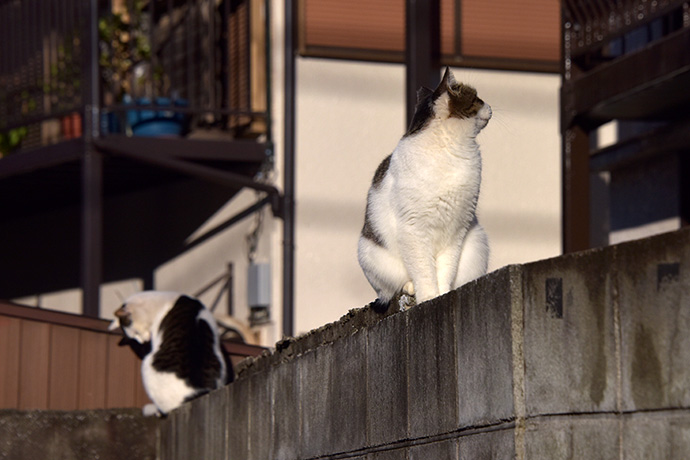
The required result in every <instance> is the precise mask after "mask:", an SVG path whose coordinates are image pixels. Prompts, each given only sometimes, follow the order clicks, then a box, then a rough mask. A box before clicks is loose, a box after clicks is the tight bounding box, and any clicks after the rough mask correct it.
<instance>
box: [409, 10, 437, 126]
mask: <svg viewBox="0 0 690 460" xmlns="http://www.w3.org/2000/svg"><path fill="white" fill-rule="evenodd" d="M440 43H441V20H440V2H439V0H405V99H406V107H407V124H408V125H409V124H410V121H412V116H413V115H414V109H415V105H416V103H417V90H418V89H419V88H420V87H422V86H426V87H428V88H431V89H433V88H435V87H436V85H438V82H439V81H440V79H441V75H440V66H441V64H440V55H441V53H440V49H441V44H440Z"/></svg>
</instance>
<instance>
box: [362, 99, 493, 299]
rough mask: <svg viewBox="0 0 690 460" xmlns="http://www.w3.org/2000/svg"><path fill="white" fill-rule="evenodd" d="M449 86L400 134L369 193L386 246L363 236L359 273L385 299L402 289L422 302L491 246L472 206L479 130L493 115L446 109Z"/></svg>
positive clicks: (476, 269) (466, 277) (483, 258)
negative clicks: (415, 128) (419, 123)
mask: <svg viewBox="0 0 690 460" xmlns="http://www.w3.org/2000/svg"><path fill="white" fill-rule="evenodd" d="M448 98H449V96H448V94H447V93H444V94H442V95H441V96H440V97H439V98H438V99H437V100H436V102H435V111H434V113H435V116H434V118H433V119H432V120H431V121H430V123H429V124H428V125H427V126H426V127H425V128H424V129H422V130H420V131H419V132H417V133H416V134H413V135H411V136H408V137H404V138H403V139H401V141H400V142H399V143H398V146H397V147H396V148H395V150H394V151H393V154H392V156H391V160H390V166H389V169H388V171H387V173H386V175H385V176H384V178H383V180H382V182H381V183H380V184H379V186H378V187H377V188H374V187H372V188H371V189H370V191H369V195H368V200H369V201H368V203H369V220H370V224H371V225H372V227H373V229H374V231H375V232H376V233H377V234H378V235H379V236H380V237H381V238H382V240H383V246H380V245H377V244H376V243H374V242H373V241H371V240H370V239H367V238H365V237H363V236H362V237H360V240H359V247H358V256H359V263H360V265H361V266H362V269H363V270H364V274H365V276H366V277H367V279H368V280H369V282H370V284H371V285H372V286H373V287H374V289H375V290H376V292H377V295H378V296H379V299H381V300H383V301H388V300H390V299H391V298H392V297H393V296H394V295H395V294H396V293H398V292H400V291H403V292H404V293H407V294H413V293H414V294H415V295H416V300H417V303H421V302H424V301H426V300H429V299H431V298H434V297H437V296H438V295H440V294H443V293H446V292H448V291H450V290H451V289H455V288H457V287H459V286H460V285H462V284H464V283H466V282H468V281H470V280H473V279H475V278H477V277H479V276H481V275H483V274H485V273H486V270H487V265H488V258H489V246H488V239H487V236H486V233H485V232H484V229H483V228H482V227H481V226H480V225H479V223H478V222H477V218H476V216H475V210H476V206H477V199H478V197H479V188H480V182H481V169H482V162H481V156H480V152H479V146H478V144H477V142H476V136H477V134H478V133H479V131H480V130H481V129H482V128H483V127H484V126H486V124H487V123H488V121H489V118H491V108H490V107H489V105H488V104H485V105H484V106H483V107H482V108H481V109H480V110H479V112H478V113H477V115H476V116H475V117H473V118H466V119H459V118H455V117H449V110H448Z"/></svg>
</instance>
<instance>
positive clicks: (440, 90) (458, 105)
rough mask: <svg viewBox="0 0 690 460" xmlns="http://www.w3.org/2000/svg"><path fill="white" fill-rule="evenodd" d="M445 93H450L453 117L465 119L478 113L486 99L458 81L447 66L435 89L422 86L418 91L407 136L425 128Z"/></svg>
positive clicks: (449, 102) (450, 110)
mask: <svg viewBox="0 0 690 460" xmlns="http://www.w3.org/2000/svg"><path fill="white" fill-rule="evenodd" d="M444 93H448V109H449V112H450V116H451V117H455V118H460V119H465V118H472V117H474V116H476V115H477V113H478V112H479V110H480V109H481V108H482V107H483V106H484V101H482V100H481V99H480V98H478V97H477V90H476V89H474V88H473V87H471V86H469V85H465V84H463V83H458V82H457V81H456V80H455V77H454V76H453V73H452V72H451V71H450V68H449V67H446V71H445V73H444V74H443V78H442V79H441V83H439V84H438V86H437V87H436V89H435V90H433V91H432V90H430V89H428V88H425V87H422V88H420V89H419V91H417V106H416V107H415V113H414V115H413V117H412V121H411V122H410V126H409V128H408V129H407V132H406V133H405V136H403V137H407V136H411V135H413V134H416V133H417V132H419V131H421V130H422V129H424V128H425V127H426V126H427V125H428V124H429V122H430V121H431V119H432V118H433V117H434V113H435V112H434V104H435V102H436V100H437V99H438V98H439V97H441V96H442V95H443V94H444Z"/></svg>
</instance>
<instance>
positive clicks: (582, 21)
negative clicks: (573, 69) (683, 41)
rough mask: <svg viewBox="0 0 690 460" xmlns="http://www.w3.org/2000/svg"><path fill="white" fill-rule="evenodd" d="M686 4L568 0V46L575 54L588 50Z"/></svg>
mask: <svg viewBox="0 0 690 460" xmlns="http://www.w3.org/2000/svg"><path fill="white" fill-rule="evenodd" d="M685 3H687V2H685V1H683V0H564V1H563V6H564V8H563V20H564V22H563V23H564V27H565V31H566V34H567V36H566V39H568V40H569V44H568V46H569V47H570V50H571V52H572V53H573V54H578V53H581V52H585V51H587V50H588V49H590V48H591V47H595V46H600V45H602V44H604V43H605V42H607V41H609V40H612V39H614V38H617V37H620V36H622V35H623V34H625V33H627V32H629V31H631V30H633V29H635V28H637V27H640V26H641V25H645V24H648V23H649V22H650V21H651V20H652V19H654V18H657V17H660V16H663V15H666V14H668V13H670V12H672V11H673V10H676V9H682V8H683V5H684V4H685ZM568 35H569V36H568Z"/></svg>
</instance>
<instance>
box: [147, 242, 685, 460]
mask: <svg viewBox="0 0 690 460" xmlns="http://www.w3.org/2000/svg"><path fill="white" fill-rule="evenodd" d="M160 427H161V428H160V429H161V433H160V436H161V442H160V445H161V449H162V450H161V452H160V458H163V459H166V460H174V459H180V460H182V459H189V458H227V459H239V460H266V459H272V460H273V459H275V460H282V459H285V460H288V459H289V460H307V459H310V460H316V459H327V458H328V459H341V458H343V459H344V458H347V459H357V460H403V459H404V460H416V459H444V460H445V459H448V460H465V459H549V460H550V459H557V458H563V459H592V460H596V459H612V458H615V459H619V458H624V459H676V458H677V459H686V458H690V231H688V230H681V231H678V232H674V233H671V234H666V235H661V236H657V237H653V238H649V239H645V240H640V241H636V242H631V243H625V244H621V245H618V246H612V247H608V248H604V249H598V250H592V251H587V252H583V253H577V254H572V255H566V256H563V257H558V258H555V259H549V260H544V261H540V262H536V263H532V264H527V265H522V266H509V267H505V268H503V269H501V270H498V271H496V272H493V273H490V274H488V275H487V276H485V277H483V278H481V279H479V280H477V281H475V282H472V283H470V284H468V285H466V286H463V287H462V288H460V289H458V290H456V291H454V292H451V293H448V294H446V295H444V296H442V297H439V298H437V299H434V300H432V301H430V302H427V303H424V304H421V305H418V306H416V307H413V308H411V309H409V310H407V311H404V312H389V313H388V314H387V315H385V316H384V317H381V316H378V315H376V314H374V313H373V312H372V311H371V310H369V309H368V308H363V309H359V310H353V311H352V312H350V314H348V315H346V316H345V317H343V318H342V319H341V320H340V321H338V322H336V323H333V324H330V325H328V326H325V327H323V328H320V329H318V330H315V331H312V332H311V333H309V334H307V335H305V336H303V337H300V338H297V339H291V340H286V341H283V342H281V343H279V344H278V345H277V348H276V350H275V351H274V352H272V353H266V354H265V355H264V356H262V357H260V358H257V359H253V360H249V361H245V362H244V363H243V368H242V369H241V370H240V373H239V378H238V380H237V381H236V382H235V383H233V384H232V385H229V386H227V387H226V388H223V389H221V390H219V391H216V392H213V393H211V394H209V395H207V396H205V397H203V398H200V399H198V400H195V401H193V402H191V403H189V404H186V405H184V406H183V407H181V408H180V409H178V410H176V411H174V412H173V413H172V414H170V416H169V417H168V418H167V419H165V420H164V421H163V422H162V423H161V425H160Z"/></svg>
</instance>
